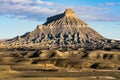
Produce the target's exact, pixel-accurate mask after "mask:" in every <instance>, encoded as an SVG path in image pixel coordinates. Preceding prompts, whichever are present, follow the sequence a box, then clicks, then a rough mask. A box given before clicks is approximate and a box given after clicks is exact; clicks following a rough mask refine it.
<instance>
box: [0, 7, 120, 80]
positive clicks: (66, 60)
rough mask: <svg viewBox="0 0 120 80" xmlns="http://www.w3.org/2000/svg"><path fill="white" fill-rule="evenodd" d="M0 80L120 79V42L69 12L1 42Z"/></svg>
mask: <svg viewBox="0 0 120 80" xmlns="http://www.w3.org/2000/svg"><path fill="white" fill-rule="evenodd" d="M0 80H120V41H119V40H113V39H107V38H104V37H103V36H101V35H100V34H99V33H97V32H96V31H95V30H93V29H92V28H90V27H89V26H88V24H86V23H85V22H84V21H82V20H80V19H79V18H78V17H77V16H76V14H75V12H74V10H73V9H66V10H65V12H64V13H61V14H58V15H55V16H52V17H49V18H47V21H46V22H45V23H44V24H42V25H38V26H37V28H36V29H35V30H33V31H32V32H27V33H25V34H24V35H22V36H17V37H15V38H12V39H8V40H1V41H0Z"/></svg>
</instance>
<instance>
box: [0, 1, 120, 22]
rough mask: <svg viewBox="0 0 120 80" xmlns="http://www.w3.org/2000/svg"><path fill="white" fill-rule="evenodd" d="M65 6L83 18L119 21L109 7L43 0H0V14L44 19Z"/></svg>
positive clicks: (59, 11)
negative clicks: (68, 4) (62, 3)
mask: <svg viewBox="0 0 120 80" xmlns="http://www.w3.org/2000/svg"><path fill="white" fill-rule="evenodd" d="M109 5H113V4H112V3H111V4H109ZM66 8H74V9H75V11H76V13H77V15H78V16H79V17H80V18H82V19H83V20H89V21H120V16H119V15H113V14H112V13H109V10H111V9H110V8H108V7H104V6H65V5H56V4H54V3H53V2H45V1H43V0H2V1H0V15H8V16H9V17H11V18H19V19H30V20H45V19H46V18H47V17H49V16H51V15H54V14H59V13H61V12H63V11H64V10H65V9H66Z"/></svg>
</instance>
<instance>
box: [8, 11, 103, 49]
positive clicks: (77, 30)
mask: <svg viewBox="0 0 120 80" xmlns="http://www.w3.org/2000/svg"><path fill="white" fill-rule="evenodd" d="M104 42H105V38H104V37H102V36H101V35H100V34H99V33H97V32H96V31H94V30H93V29H91V28H90V27H89V26H88V25H87V24H86V23H85V22H84V21H82V20H80V19H79V18H78V17H77V16H76V14H75V12H74V10H73V9H66V10H65V12H64V13H61V14H58V15H55V16H52V17H49V18H47V21H46V22H45V23H44V24H42V25H38V26H37V28H36V29H35V30H34V31H32V32H28V33H26V34H24V35H22V36H17V37H15V38H13V39H10V40H7V41H6V43H7V44H9V45H19V46H20V45H26V44H27V45H32V44H40V46H42V45H45V47H46V46H48V47H49V48H51V46H52V47H53V46H54V47H56V46H57V47H58V46H69V47H70V46H79V45H88V44H89V45H91V44H94V45H95V44H102V43H104Z"/></svg>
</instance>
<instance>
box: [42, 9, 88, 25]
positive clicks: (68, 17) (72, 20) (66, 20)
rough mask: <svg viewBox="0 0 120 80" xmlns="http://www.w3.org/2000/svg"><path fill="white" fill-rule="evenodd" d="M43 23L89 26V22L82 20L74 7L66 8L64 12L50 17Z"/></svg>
mask: <svg viewBox="0 0 120 80" xmlns="http://www.w3.org/2000/svg"><path fill="white" fill-rule="evenodd" d="M43 25H47V26H68V25H69V26H70V25H71V26H76V27H87V23H85V22H84V21H82V20H80V19H79V18H78V17H77V16H76V14H75V11H74V10H73V9H66V10H65V12H64V13H61V14H58V15H55V16H52V17H48V18H47V21H46V22H45V23H44V24H43Z"/></svg>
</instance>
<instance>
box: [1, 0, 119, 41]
mask: <svg viewBox="0 0 120 80" xmlns="http://www.w3.org/2000/svg"><path fill="white" fill-rule="evenodd" d="M66 8H72V9H74V10H75V12H76V14H77V16H78V17H79V18H80V19H82V20H83V21H85V22H86V23H87V24H88V25H89V26H90V27H91V28H93V29H94V30H96V31H97V32H99V33H100V34H101V35H102V36H104V37H106V38H110V39H117V40H120V0H0V39H9V38H13V37H16V36H18V35H19V36H20V35H23V34H24V33H26V32H30V31H33V30H34V29H35V28H36V27H37V25H39V24H43V23H44V22H45V21H46V18H47V17H50V16H53V15H56V14H59V13H62V12H64V10H65V9H66Z"/></svg>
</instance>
